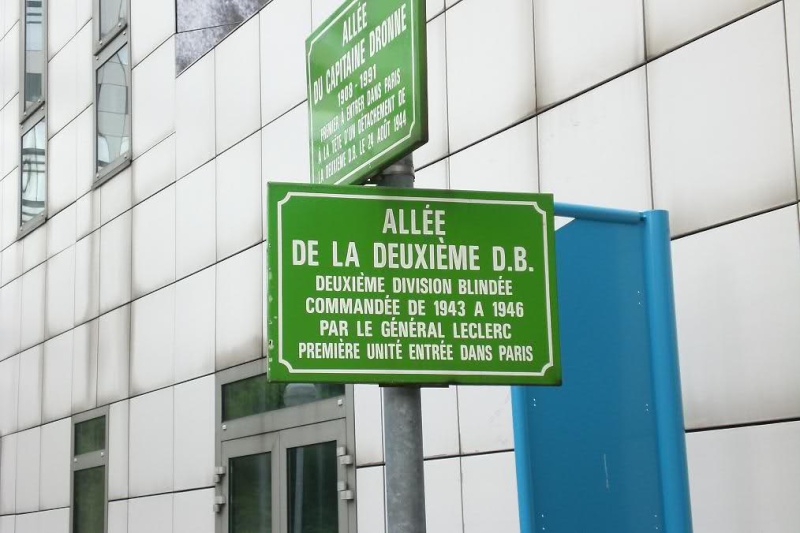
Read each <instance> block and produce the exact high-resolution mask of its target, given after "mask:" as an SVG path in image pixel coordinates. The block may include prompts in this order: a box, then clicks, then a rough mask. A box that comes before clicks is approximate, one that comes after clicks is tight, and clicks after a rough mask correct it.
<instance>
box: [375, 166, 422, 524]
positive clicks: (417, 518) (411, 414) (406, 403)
mask: <svg viewBox="0 0 800 533" xmlns="http://www.w3.org/2000/svg"><path fill="white" fill-rule="evenodd" d="M378 186H380V187H403V188H412V187H414V162H413V158H412V156H411V155H408V156H406V157H404V158H402V159H401V160H400V161H398V162H397V163H394V164H393V165H390V166H389V167H388V168H387V169H386V170H384V171H383V173H382V174H381V176H380V179H379V181H378ZM383 427H384V435H385V438H384V449H385V454H386V519H387V520H386V521H387V524H388V530H387V533H425V472H424V465H423V460H422V402H421V399H420V388H419V387H414V386H405V387H383Z"/></svg>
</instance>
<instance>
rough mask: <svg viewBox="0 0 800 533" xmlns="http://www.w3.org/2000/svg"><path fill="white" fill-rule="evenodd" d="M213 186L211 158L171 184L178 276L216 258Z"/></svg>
mask: <svg viewBox="0 0 800 533" xmlns="http://www.w3.org/2000/svg"><path fill="white" fill-rule="evenodd" d="M232 151H233V150H232ZM236 177H238V176H234V178H236ZM216 189H217V175H216V165H215V164H214V163H213V162H211V163H208V164H206V165H203V166H202V167H200V168H198V169H197V170H195V171H193V172H192V173H191V174H189V175H188V176H186V177H185V178H183V179H181V180H180V181H179V182H178V183H177V184H176V185H175V276H176V277H177V278H179V279H180V278H183V277H185V276H187V275H189V274H191V273H192V272H196V271H198V270H200V269H201V268H205V267H207V266H208V265H210V264H213V263H214V261H215V260H216V258H217V235H216V233H217V208H216V203H217V199H216Z"/></svg>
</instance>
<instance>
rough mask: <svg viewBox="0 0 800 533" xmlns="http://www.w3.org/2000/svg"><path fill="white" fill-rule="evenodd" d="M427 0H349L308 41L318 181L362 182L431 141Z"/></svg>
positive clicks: (313, 153) (313, 178)
mask: <svg viewBox="0 0 800 533" xmlns="http://www.w3.org/2000/svg"><path fill="white" fill-rule="evenodd" d="M425 49H426V46H425V0H346V1H345V2H344V3H343V4H342V6H341V7H339V9H337V10H336V12H334V13H333V15H331V16H330V18H328V20H326V21H325V22H323V23H322V24H321V25H320V26H319V28H317V29H316V30H315V31H314V33H312V34H311V35H310V36H309V37H308V39H307V40H306V75H307V82H308V101H309V107H310V112H309V128H310V131H309V137H310V152H311V154H310V155H311V182H312V183H330V184H337V185H342V184H348V183H357V182H362V181H364V180H365V179H366V178H368V177H370V176H372V175H375V174H376V173H377V172H379V171H380V170H381V169H383V168H385V167H386V166H387V165H389V164H391V163H393V162H394V161H396V160H398V159H400V158H401V157H403V156H404V155H406V154H408V153H411V151H412V150H413V149H414V148H416V147H418V146H420V145H422V144H424V143H425V142H427V140H428V119H427V109H426V106H427V97H426V88H427V85H426V67H425V64H426V53H425Z"/></svg>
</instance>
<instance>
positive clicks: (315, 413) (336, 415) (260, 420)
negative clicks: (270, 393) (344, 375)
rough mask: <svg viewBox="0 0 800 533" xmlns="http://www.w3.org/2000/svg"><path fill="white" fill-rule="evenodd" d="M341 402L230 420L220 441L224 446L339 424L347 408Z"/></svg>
mask: <svg viewBox="0 0 800 533" xmlns="http://www.w3.org/2000/svg"><path fill="white" fill-rule="evenodd" d="M340 401H343V398H342V397H341V396H337V397H333V398H328V399H325V400H319V401H316V402H311V403H307V404H303V405H298V406H296V407H286V408H283V409H276V410H274V411H268V412H265V413H258V414H255V415H251V416H247V417H243V418H238V419H235V420H229V421H227V422H223V423H222V425H223V426H224V429H223V430H222V431H221V433H220V439H221V440H222V441H223V442H225V441H228V440H232V439H238V438H242V437H247V436H249V435H257V434H259V433H266V432H272V431H281V430H285V429H289V428H292V427H297V426H298V425H302V426H306V425H311V424H319V423H323V422H326V421H329V420H339V419H342V418H345V417H346V415H347V413H346V409H344V405H339V402H340ZM300 421H301V422H300Z"/></svg>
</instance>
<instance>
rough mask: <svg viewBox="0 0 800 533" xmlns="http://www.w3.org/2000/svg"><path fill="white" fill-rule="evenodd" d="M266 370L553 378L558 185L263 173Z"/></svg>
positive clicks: (507, 380)
mask: <svg viewBox="0 0 800 533" xmlns="http://www.w3.org/2000/svg"><path fill="white" fill-rule="evenodd" d="M267 210H268V213H267V224H268V251H267V264H268V274H267V275H268V280H267V287H268V289H267V321H268V323H267V335H268V337H267V338H268V357H269V365H268V368H269V371H268V375H269V379H270V380H271V381H278V382H339V383H419V384H424V383H429V384H430V383H480V384H539V385H559V384H560V383H561V363H560V358H559V337H558V313H557V310H558V307H557V299H556V267H555V265H556V263H555V255H554V242H555V240H554V230H553V197H552V195H548V194H506V193H485V192H464V191H432V190H421V189H389V188H373V187H341V186H330V185H298V184H284V183H270V184H268V186H267Z"/></svg>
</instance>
